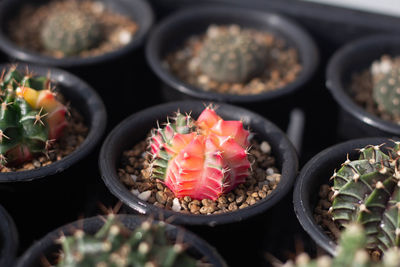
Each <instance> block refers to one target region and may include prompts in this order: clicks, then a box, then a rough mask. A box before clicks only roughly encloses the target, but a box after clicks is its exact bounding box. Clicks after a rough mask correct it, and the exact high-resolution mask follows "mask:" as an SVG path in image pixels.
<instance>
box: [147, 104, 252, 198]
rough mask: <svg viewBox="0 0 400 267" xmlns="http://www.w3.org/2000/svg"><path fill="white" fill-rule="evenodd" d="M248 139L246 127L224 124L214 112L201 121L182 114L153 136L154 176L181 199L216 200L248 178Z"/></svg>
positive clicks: (150, 139)
mask: <svg viewBox="0 0 400 267" xmlns="http://www.w3.org/2000/svg"><path fill="white" fill-rule="evenodd" d="M248 136H249V131H247V130H245V129H244V128H243V123H242V122H241V121H224V120H223V119H222V118H221V117H219V116H218V115H217V114H216V112H215V111H214V110H213V109H211V108H210V107H207V108H206V109H205V110H204V111H203V112H202V113H201V114H200V116H199V118H198V119H197V120H194V119H193V118H192V117H190V115H184V114H181V113H179V112H178V113H177V114H176V116H175V118H173V120H172V121H168V122H167V123H166V124H165V126H164V127H163V128H160V127H159V128H157V129H153V130H152V136H151V137H150V138H149V149H150V150H151V153H152V156H153V157H152V160H151V163H150V168H151V173H152V176H153V178H156V179H160V180H162V181H163V182H164V183H165V185H166V186H167V187H168V188H169V189H170V190H171V191H172V192H173V193H174V194H175V196H176V197H185V196H190V197H191V198H192V199H199V200H201V199H212V200H216V199H217V198H218V197H219V196H220V195H221V194H224V193H227V192H229V191H231V190H232V189H234V188H235V187H236V186H237V185H239V184H241V183H243V182H244V181H245V179H246V177H247V176H248V175H249V168H250V162H249V160H248V158H247V148H248V146H249V141H248Z"/></svg>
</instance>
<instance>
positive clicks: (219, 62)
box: [199, 26, 268, 83]
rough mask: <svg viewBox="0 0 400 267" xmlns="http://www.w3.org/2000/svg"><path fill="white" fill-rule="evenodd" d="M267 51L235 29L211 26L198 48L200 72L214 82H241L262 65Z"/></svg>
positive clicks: (259, 42)
mask: <svg viewBox="0 0 400 267" xmlns="http://www.w3.org/2000/svg"><path fill="white" fill-rule="evenodd" d="M267 51H268V47H267V45H266V44H265V43H264V42H262V41H260V40H258V39H256V38H255V37H254V36H253V35H252V33H251V31H248V30H244V29H240V28H239V27H238V26H230V27H228V28H220V27H217V26H211V27H210V28H209V29H208V31H207V36H206V38H205V40H204V44H203V46H202V48H201V51H200V54H199V59H200V69H201V71H202V72H203V73H204V74H206V75H207V76H209V77H210V78H211V79H213V80H215V81H217V82H229V83H236V82H245V81H247V80H248V79H250V78H252V77H254V76H256V75H258V74H260V73H261V72H262V71H263V70H264V69H265V65H266V61H267V59H266V57H267Z"/></svg>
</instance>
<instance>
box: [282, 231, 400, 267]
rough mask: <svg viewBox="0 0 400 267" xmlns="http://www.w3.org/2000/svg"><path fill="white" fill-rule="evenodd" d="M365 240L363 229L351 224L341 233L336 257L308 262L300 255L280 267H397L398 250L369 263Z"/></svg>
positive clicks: (307, 259) (391, 250)
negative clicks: (293, 260) (380, 259)
mask: <svg viewBox="0 0 400 267" xmlns="http://www.w3.org/2000/svg"><path fill="white" fill-rule="evenodd" d="M366 242H367V239H366V233H365V231H364V229H363V228H362V227H361V226H360V225H358V224H351V225H349V226H348V228H347V229H346V230H345V231H343V233H342V234H341V237H340V241H339V247H338V255H337V256H336V257H334V258H330V257H329V256H320V257H319V258H317V259H315V260H310V258H309V256H308V255H307V254H300V255H299V256H298V257H297V259H296V263H293V262H290V261H289V262H287V263H286V264H284V265H283V266H282V267H348V266H354V267H356V266H357V267H398V266H399V263H400V250H399V249H398V248H391V249H390V250H388V251H387V252H386V254H385V255H384V257H383V259H382V261H379V262H374V261H371V259H370V256H369V254H368V251H367V250H365V245H366Z"/></svg>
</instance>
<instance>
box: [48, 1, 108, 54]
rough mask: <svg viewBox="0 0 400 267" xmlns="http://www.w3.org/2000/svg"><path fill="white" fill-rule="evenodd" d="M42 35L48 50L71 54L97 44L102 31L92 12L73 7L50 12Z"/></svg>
mask: <svg viewBox="0 0 400 267" xmlns="http://www.w3.org/2000/svg"><path fill="white" fill-rule="evenodd" d="M40 37H41V41H42V44H43V46H44V48H45V49H46V50H48V51H52V52H62V53H63V54H64V55H66V56H71V55H77V54H79V53H80V52H82V51H84V50H87V49H89V48H92V47H94V46H96V45H97V44H98V43H99V41H100V40H101V37H102V31H101V27H100V24H99V23H98V22H97V21H96V19H95V18H93V17H92V16H91V15H90V14H87V13H85V12H82V11H79V10H78V9H72V8H71V10H63V11H60V12H55V13H53V14H50V15H49V17H48V18H47V19H46V20H45V21H44V23H43V26H42V29H41V32H40Z"/></svg>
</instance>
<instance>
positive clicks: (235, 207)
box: [228, 203, 238, 211]
mask: <svg viewBox="0 0 400 267" xmlns="http://www.w3.org/2000/svg"><path fill="white" fill-rule="evenodd" d="M237 209H238V207H237V205H236V203H230V204H229V206H228V210H229V211H235V210H237Z"/></svg>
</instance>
